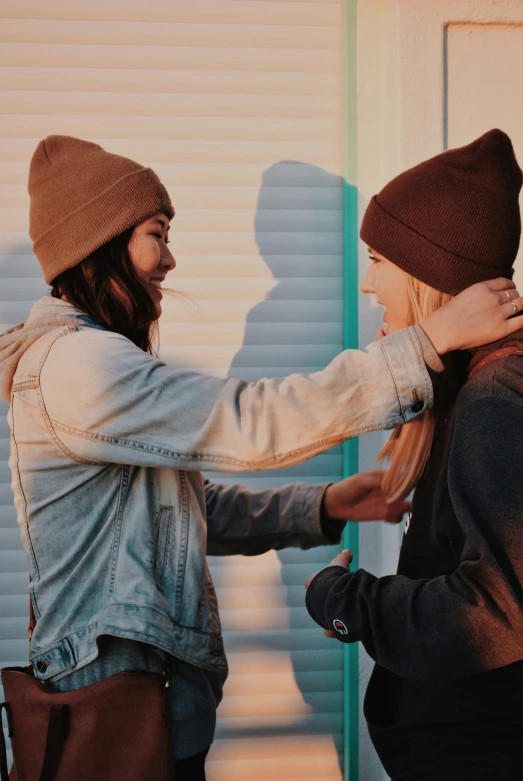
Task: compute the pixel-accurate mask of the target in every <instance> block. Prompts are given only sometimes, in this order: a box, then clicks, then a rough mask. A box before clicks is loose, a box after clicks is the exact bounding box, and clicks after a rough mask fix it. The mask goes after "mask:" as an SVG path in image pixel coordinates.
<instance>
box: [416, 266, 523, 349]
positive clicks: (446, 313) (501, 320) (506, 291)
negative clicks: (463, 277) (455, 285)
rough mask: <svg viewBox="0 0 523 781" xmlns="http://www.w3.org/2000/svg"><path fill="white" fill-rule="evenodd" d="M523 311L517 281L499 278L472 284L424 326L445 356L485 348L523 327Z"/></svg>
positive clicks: (522, 302) (432, 316)
mask: <svg viewBox="0 0 523 781" xmlns="http://www.w3.org/2000/svg"><path fill="white" fill-rule="evenodd" d="M522 311H523V298H520V296H519V293H518V291H517V290H516V286H515V284H514V282H512V281H511V280H510V279H505V278H504V277H498V278H497V279H490V280H488V282H477V283H476V284H475V285H471V286H470V287H468V288H467V289H466V290H463V291H462V292H461V293H459V294H458V295H457V296H455V297H454V298H453V299H452V300H451V301H449V303H448V304H445V306H442V307H441V308H440V309H438V310H437V311H436V312H434V314H432V315H431V316H430V317H429V318H428V319H427V320H424V321H423V322H422V323H421V325H422V328H423V330H424V331H425V333H426V334H427V336H428V337H429V339H430V340H431V342H432V344H433V345H434V347H435V348H436V350H437V352H438V353H439V354H440V355H443V354H444V353H448V352H451V351H452V350H468V349H471V348H472V347H481V345H483V344H489V343H490V342H495V341H497V340H498V339H502V338H503V337H504V336H508V335H509V334H512V333H514V331H517V330H519V329H520V328H523V314H522ZM518 313H519V314H518ZM515 314H518V316H517V317H514V315H515Z"/></svg>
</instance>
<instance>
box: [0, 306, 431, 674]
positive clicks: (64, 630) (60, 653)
mask: <svg viewBox="0 0 523 781" xmlns="http://www.w3.org/2000/svg"><path fill="white" fill-rule="evenodd" d="M425 340H426V337H425ZM430 349H431V348H430V342H428V340H426V341H425V343H423V332H422V331H421V329H419V328H410V329H407V330H405V331H401V332H399V333H397V334H394V335H392V336H389V337H386V338H385V339H383V340H381V342H379V343H373V344H371V345H370V346H369V347H368V348H367V350H366V351H356V350H354V351H345V352H343V353H341V354H340V355H338V356H337V357H336V358H335V359H334V360H333V361H332V362H331V363H330V364H329V365H328V366H327V367H326V368H325V369H324V370H323V371H321V372H316V373H313V374H295V375H291V376H289V377H286V378H283V379H270V380H266V379H265V380H260V381H258V382H252V383H247V382H244V381H242V380H236V379H228V380H223V379H218V378H214V377H208V376H204V375H201V374H198V373H196V372H192V371H180V370H175V369H172V368H169V367H168V366H166V365H165V364H164V363H163V362H162V361H161V360H158V359H157V358H154V357H151V356H150V355H148V354H146V353H144V352H143V351H142V350H140V349H139V348H137V347H136V346H135V345H134V344H132V343H131V342H130V341H129V340H128V339H126V338H124V337H123V336H120V335H118V334H115V333H112V332H110V331H107V330H104V329H103V328H101V327H100V326H98V325H97V324H96V323H94V322H93V321H92V320H90V319H89V318H88V317H86V316H85V315H83V314H82V313H81V312H79V311H78V310H76V309H74V308H73V307H72V306H71V305H70V304H68V303H66V302H64V301H60V300H56V299H53V298H51V297H50V296H45V297H44V298H42V299H40V301H38V302H37V303H36V304H35V306H34V307H33V309H32V311H31V314H30V317H29V319H28V320H27V321H26V323H25V324H24V325H20V326H18V327H16V328H15V329H12V330H11V332H8V333H7V334H4V335H3V336H1V337H0V386H1V387H3V389H4V395H6V391H5V388H6V387H7V388H8V389H9V390H10V398H11V407H10V412H9V424H10V427H11V457H10V466H11V470H12V486H13V491H14V496H15V504H16V510H17V517H18V522H19V525H20V529H21V534H22V540H23V544H24V547H25V550H26V552H27V556H28V560H29V567H30V574H31V578H32V583H31V596H32V600H33V604H34V610H35V614H36V617H37V619H38V622H37V626H36V630H35V633H34V635H33V638H32V644H31V661H32V663H33V665H34V667H35V673H36V675H37V677H38V678H39V679H41V680H44V681H45V680H50V679H52V680H59V679H60V678H61V677H63V676H65V675H67V674H68V673H70V672H71V671H73V670H74V669H77V668H79V667H81V666H83V665H85V664H87V663H88V662H90V661H91V660H92V659H94V658H95V657H96V654H97V646H96V638H97V637H98V636H100V635H114V636H118V637H123V638H129V639H134V640H138V641H142V642H145V643H149V644H152V645H154V646H156V647H158V648H160V649H163V650H164V651H167V652H168V653H170V654H173V655H174V656H175V657H178V658H180V659H184V660H186V661H188V662H190V663H192V664H194V665H197V666H199V667H201V668H203V669H206V670H210V671H214V672H223V674H224V676H225V674H226V660H225V655H224V650H223V642H222V637H221V632H220V621H219V616H218V608H217V603H216V595H215V592H214V588H213V584H212V581H211V577H210V574H209V570H208V567H207V563H206V553H209V554H229V553H249V554H254V553H261V552H263V551H266V550H269V549H270V548H281V547H285V546H291V545H295V546H300V547H302V548H307V547H311V546H314V545H321V544H326V543H327V542H328V540H327V539H326V538H325V537H324V536H323V534H322V529H321V524H320V504H321V500H322V496H323V493H324V490H325V485H320V486H318V485H304V484H294V485H289V486H286V487H284V488H282V489H278V490H274V491H261V492H252V491H249V490H248V489H245V488H239V487H237V486H236V487H224V486H219V485H213V484H210V483H206V482H205V481H204V479H203V478H202V475H201V470H205V469H212V470H214V471H216V470H220V471H224V472H234V471H239V470H245V469H249V470H255V469H269V468H272V467H284V466H290V465H291V464H296V463H299V462H301V461H304V460H306V459H308V458H311V457H312V456H314V455H316V454H317V453H320V452H322V451H324V450H326V449H327V448H330V447H333V446H334V445H337V444H339V443H340V442H342V441H343V440H345V439H348V438H349V437H352V436H354V435H357V434H362V433H364V432H366V431H371V430H373V429H385V428H392V427H394V426H396V425H397V424H399V423H403V422H405V421H408V420H410V419H411V418H413V417H415V415H416V414H417V413H419V412H420V411H421V409H422V408H426V407H428V406H430V405H431V404H432V400H433V399H432V383H431V381H430V378H429V375H428V373H427V371H426V366H425V362H424V352H423V351H424V350H425V357H427V352H429V353H430ZM13 375H14V376H13ZM11 380H12V384H11Z"/></svg>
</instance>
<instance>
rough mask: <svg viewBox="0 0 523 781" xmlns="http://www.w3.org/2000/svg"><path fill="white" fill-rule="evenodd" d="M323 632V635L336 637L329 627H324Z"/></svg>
mask: <svg viewBox="0 0 523 781" xmlns="http://www.w3.org/2000/svg"><path fill="white" fill-rule="evenodd" d="M323 634H324V635H325V637H336V635H335V634H334V632H331V631H330V629H324V630H323Z"/></svg>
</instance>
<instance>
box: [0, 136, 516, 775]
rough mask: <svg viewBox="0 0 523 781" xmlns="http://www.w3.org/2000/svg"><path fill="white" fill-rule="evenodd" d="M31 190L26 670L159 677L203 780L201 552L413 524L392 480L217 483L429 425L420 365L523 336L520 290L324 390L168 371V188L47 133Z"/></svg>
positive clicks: (252, 550) (41, 676)
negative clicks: (34, 283) (209, 476)
mask: <svg viewBox="0 0 523 781" xmlns="http://www.w3.org/2000/svg"><path fill="white" fill-rule="evenodd" d="M29 192H30V196H31V216H30V232H31V236H32V238H33V240H34V250H35V253H36V255H37V257H38V259H39V262H40V264H41V266H42V269H43V272H44V276H45V279H46V281H47V282H48V283H49V284H50V285H51V286H52V295H51V296H45V297H44V298H42V299H41V300H40V301H38V302H37V303H36V304H35V306H34V307H33V309H32V310H31V313H30V315H29V318H28V320H27V321H26V322H25V323H24V324H21V325H20V326H17V327H15V328H14V329H11V331H9V332H7V333H6V334H4V335H3V336H2V337H1V338H0V391H1V393H2V396H3V397H4V398H5V399H7V400H9V401H10V402H11V407H10V413H9V422H10V426H11V459H10V466H11V470H12V475H13V481H12V485H13V490H14V494H15V504H16V509H17V517H18V521H19V524H20V528H21V533H22V539H23V542H24V546H25V550H26V553H27V556H28V562H29V568H30V574H31V587H30V592H31V600H32V605H33V608H34V613H35V616H36V619H37V621H36V627H35V630H34V633H33V635H32V640H31V657H30V660H31V663H32V665H33V667H34V671H35V675H36V677H37V678H38V680H39V681H41V682H46V683H48V684H50V685H51V686H52V687H53V689H54V690H55V691H57V692H64V691H70V690H74V689H79V688H81V687H85V686H89V685H90V684H92V683H94V682H95V681H99V680H101V679H104V678H107V677H109V676H113V675H115V674H116V673H119V672H121V671H124V670H141V671H144V672H159V671H165V672H166V673H167V675H168V676H169V677H170V678H171V687H170V708H171V716H172V736H173V742H174V752H175V757H176V760H177V761H176V773H177V779H178V781H182V779H185V778H190V779H192V781H197V779H199V778H204V761H205V755H206V753H207V750H208V748H209V746H210V744H211V742H212V739H213V734H214V725H215V711H216V707H217V704H218V703H219V701H220V699H221V693H222V686H223V683H224V680H225V677H226V674H227V665H226V660H225V655H224V651H223V642H222V638H221V633H220V622H219V617H218V609H217V603H216V596H215V593H214V589H213V586H212V581H211V578H210V574H209V570H208V567H207V563H206V552H207V553H211V554H235V553H244V554H249V555H253V554H258V553H262V552H264V551H267V550H269V549H271V548H282V547H285V546H293V545H294V546H300V547H302V548H308V547H311V546H314V545H322V544H328V543H333V542H336V541H339V539H340V535H341V531H342V528H343V525H344V522H345V520H346V519H347V518H349V519H352V520H364V519H371V518H375V517H378V515H380V516H381V517H384V516H385V517H387V518H388V519H389V520H393V521H397V520H398V519H399V518H400V517H401V514H402V513H403V512H404V510H405V509H406V507H407V505H406V503H405V502H403V501H402V500H401V501H399V502H396V503H393V504H391V505H388V506H387V505H386V503H385V500H384V496H383V494H382V492H381V489H380V488H379V482H380V479H381V476H380V474H379V473H378V474H376V473H371V474H370V475H358V476H354V477H352V478H349V479H347V480H344V481H341V482H340V483H337V484H333V485H329V486H326V485H305V484H291V485H288V486H285V487H283V488H281V489H277V490H267V491H259V492H254V491H250V490H248V489H246V488H242V487H239V486H232V487H224V486H220V485H214V484H210V483H209V482H207V481H205V480H204V479H203V478H202V475H201V472H202V470H205V469H213V470H219V471H224V472H225V471H227V472H232V471H240V470H244V469H269V468H272V467H275V466H279V467H283V466H289V465H291V464H296V463H299V462H301V461H304V460H306V459H308V458H311V457H312V456H314V455H316V454H317V453H320V452H322V451H324V450H326V449H327V448H330V447H332V446H334V445H337V444H339V443H340V442H342V441H343V440H345V439H347V438H349V437H351V436H354V435H356V434H359V433H361V432H363V431H369V430H372V429H380V428H391V427H393V426H395V425H397V424H399V423H401V422H406V421H409V420H411V419H413V418H414V417H415V416H416V415H418V414H419V413H420V412H421V411H422V410H424V409H428V408H430V406H431V405H432V399H433V391H432V382H431V379H430V377H429V374H428V372H427V367H426V362H427V363H429V364H431V363H432V364H433V365H437V363H438V361H439V358H438V354H437V353H438V352H439V353H445V352H447V351H448V350H450V349H458V348H466V347H470V346H472V345H477V344H480V343H482V342H486V341H489V340H491V339H493V338H499V337H502V336H504V335H506V334H508V333H510V332H512V331H513V330H515V328H516V327H517V325H516V324H515V323H514V322H512V321H510V319H509V317H510V315H511V313H513V312H514V308H516V309H518V311H519V308H520V307H521V306H522V301H521V299H520V298H519V297H518V293H517V291H515V289H514V285H513V283H512V282H510V281H509V280H506V279H496V280H494V281H492V282H488V283H485V284H481V285H479V286H476V288H475V289H471V290H469V291H466V292H464V293H463V294H462V296H458V297H457V298H456V299H455V300H454V301H453V302H452V303H451V304H449V306H448V307H444V308H442V309H441V310H439V311H438V312H437V313H435V315H434V316H433V317H431V318H429V319H427V320H426V321H425V322H424V323H423V327H421V326H420V325H416V326H414V327H412V328H408V329H406V330H404V331H402V332H399V333H397V334H394V335H392V336H390V337H387V338H386V339H383V340H382V341H381V342H380V343H375V344H373V345H371V346H370V347H369V348H368V349H367V350H366V351H362V352H360V351H345V352H343V353H341V354H340V355H339V356H337V357H336V358H335V359H334V360H333V361H332V362H331V364H330V365H329V366H327V368H326V369H325V370H324V371H321V372H317V373H315V374H304V375H299V374H297V375H292V376H289V377H286V378H283V379H268V380H262V381H260V382H255V383H247V382H244V381H242V380H236V379H228V380H223V379H218V378H214V377H208V376H204V375H201V374H198V373H196V372H193V371H181V370H174V369H172V368H169V367H168V366H166V365H165V364H164V363H163V362H162V361H161V360H159V359H158V358H157V357H156V356H155V355H154V349H153V345H154V333H155V329H156V323H157V320H158V317H159V316H160V313H161V299H162V283H163V281H164V279H165V276H166V274H167V273H168V272H169V271H171V270H172V269H173V268H174V267H175V260H174V258H173V256H172V254H171V252H170V250H169V248H168V231H169V223H170V221H171V219H172V217H173V215H174V210H173V207H172V205H171V202H170V199H169V196H168V194H167V192H166V190H165V188H164V187H163V185H162V184H161V182H160V181H159V179H158V177H157V176H156V175H155V174H154V172H153V171H151V170H150V169H148V168H144V167H142V166H141V165H139V164H138V163H135V162H133V161H131V160H128V159H127V158H123V157H120V156H117V155H113V154H109V153H107V152H105V151H104V150H103V149H101V147H99V146H97V145H96V144H92V143H89V142H86V141H81V140H79V139H74V138H70V137H65V136H50V137H49V138H47V139H45V140H44V141H42V142H41V143H40V144H39V145H38V147H37V149H36V152H35V154H34V156H33V159H32V161H31V168H30V176H29ZM492 276H496V274H493V275H492ZM498 276H499V275H498ZM509 298H511V299H512V300H513V302H512V303H509V302H508V299H509ZM429 337H430V338H429Z"/></svg>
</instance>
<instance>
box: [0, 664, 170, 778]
mask: <svg viewBox="0 0 523 781" xmlns="http://www.w3.org/2000/svg"><path fill="white" fill-rule="evenodd" d="M2 683H3V686H4V694H5V700H6V702H4V703H2V705H1V706H0V713H1V710H2V709H4V710H5V711H6V715H7V723H8V735H9V737H10V739H11V748H12V751H13V760H14V764H13V767H12V769H11V773H10V774H9V775H8V772H7V759H6V746H5V740H4V736H3V732H2V730H1V729H0V778H1V781H8V779H9V781H173V779H174V756H173V748H172V742H171V732H170V728H169V718H168V714H169V703H168V691H169V690H168V684H167V679H166V678H165V676H163V675H161V674H153V673H143V672H123V673H117V674H116V675H113V676H110V677H109V678H105V679H103V680H101V681H98V682H97V683H94V684H92V685H90V686H84V687H83V688H81V689H76V690H75V691H71V692H56V691H54V690H53V689H52V688H51V686H48V685H47V684H45V683H42V682H41V681H39V680H37V679H36V678H35V677H34V674H33V671H32V667H24V668H20V667H18V668H17V667H12V668H9V667H7V668H4V669H3V670H2Z"/></svg>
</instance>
